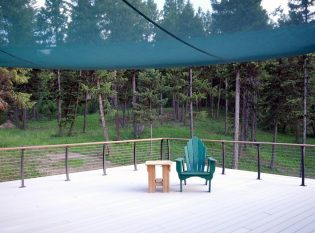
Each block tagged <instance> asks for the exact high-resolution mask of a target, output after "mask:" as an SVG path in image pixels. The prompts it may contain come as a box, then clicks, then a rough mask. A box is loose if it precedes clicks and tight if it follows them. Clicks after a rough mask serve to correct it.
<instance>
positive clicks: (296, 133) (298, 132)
mask: <svg viewBox="0 0 315 233" xmlns="http://www.w3.org/2000/svg"><path fill="white" fill-rule="evenodd" d="M299 125H300V124H299V120H297V122H296V124H295V143H299V141H300V140H299V138H300V136H299V134H300V130H299Z"/></svg>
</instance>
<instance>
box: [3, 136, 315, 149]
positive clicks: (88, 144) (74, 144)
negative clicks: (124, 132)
mask: <svg viewBox="0 0 315 233" xmlns="http://www.w3.org/2000/svg"><path fill="white" fill-rule="evenodd" d="M161 140H174V141H188V140H189V139H188V138H152V139H151V138H147V139H132V140H121V141H107V142H105V141H103V142H86V143H72V144H58V145H43V146H20V147H8V148H0V151H12V150H36V149H50V148H65V147H78V146H95V145H108V144H120V143H134V142H151V141H153V142H154V141H161ZM202 141H204V142H219V143H239V144H251V145H258V144H259V145H278V146H293V147H315V145H313V144H296V143H278V142H276V143H274V142H249V141H229V140H219V139H202Z"/></svg>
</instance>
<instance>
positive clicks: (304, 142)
mask: <svg viewBox="0 0 315 233" xmlns="http://www.w3.org/2000/svg"><path fill="white" fill-rule="evenodd" d="M306 66H307V57H306V56H304V64H303V70H304V93H303V139H302V144H306V134H307V89H308V73H307V67H306Z"/></svg>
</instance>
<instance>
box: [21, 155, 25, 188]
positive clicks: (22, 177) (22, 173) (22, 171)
mask: <svg viewBox="0 0 315 233" xmlns="http://www.w3.org/2000/svg"><path fill="white" fill-rule="evenodd" d="M24 151H25V149H22V150H21V164H20V165H21V166H20V175H21V186H20V188H25V185H24Z"/></svg>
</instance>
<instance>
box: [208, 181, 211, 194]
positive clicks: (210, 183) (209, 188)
mask: <svg viewBox="0 0 315 233" xmlns="http://www.w3.org/2000/svg"><path fill="white" fill-rule="evenodd" d="M208 192H209V193H210V192H211V180H209V190H208Z"/></svg>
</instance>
